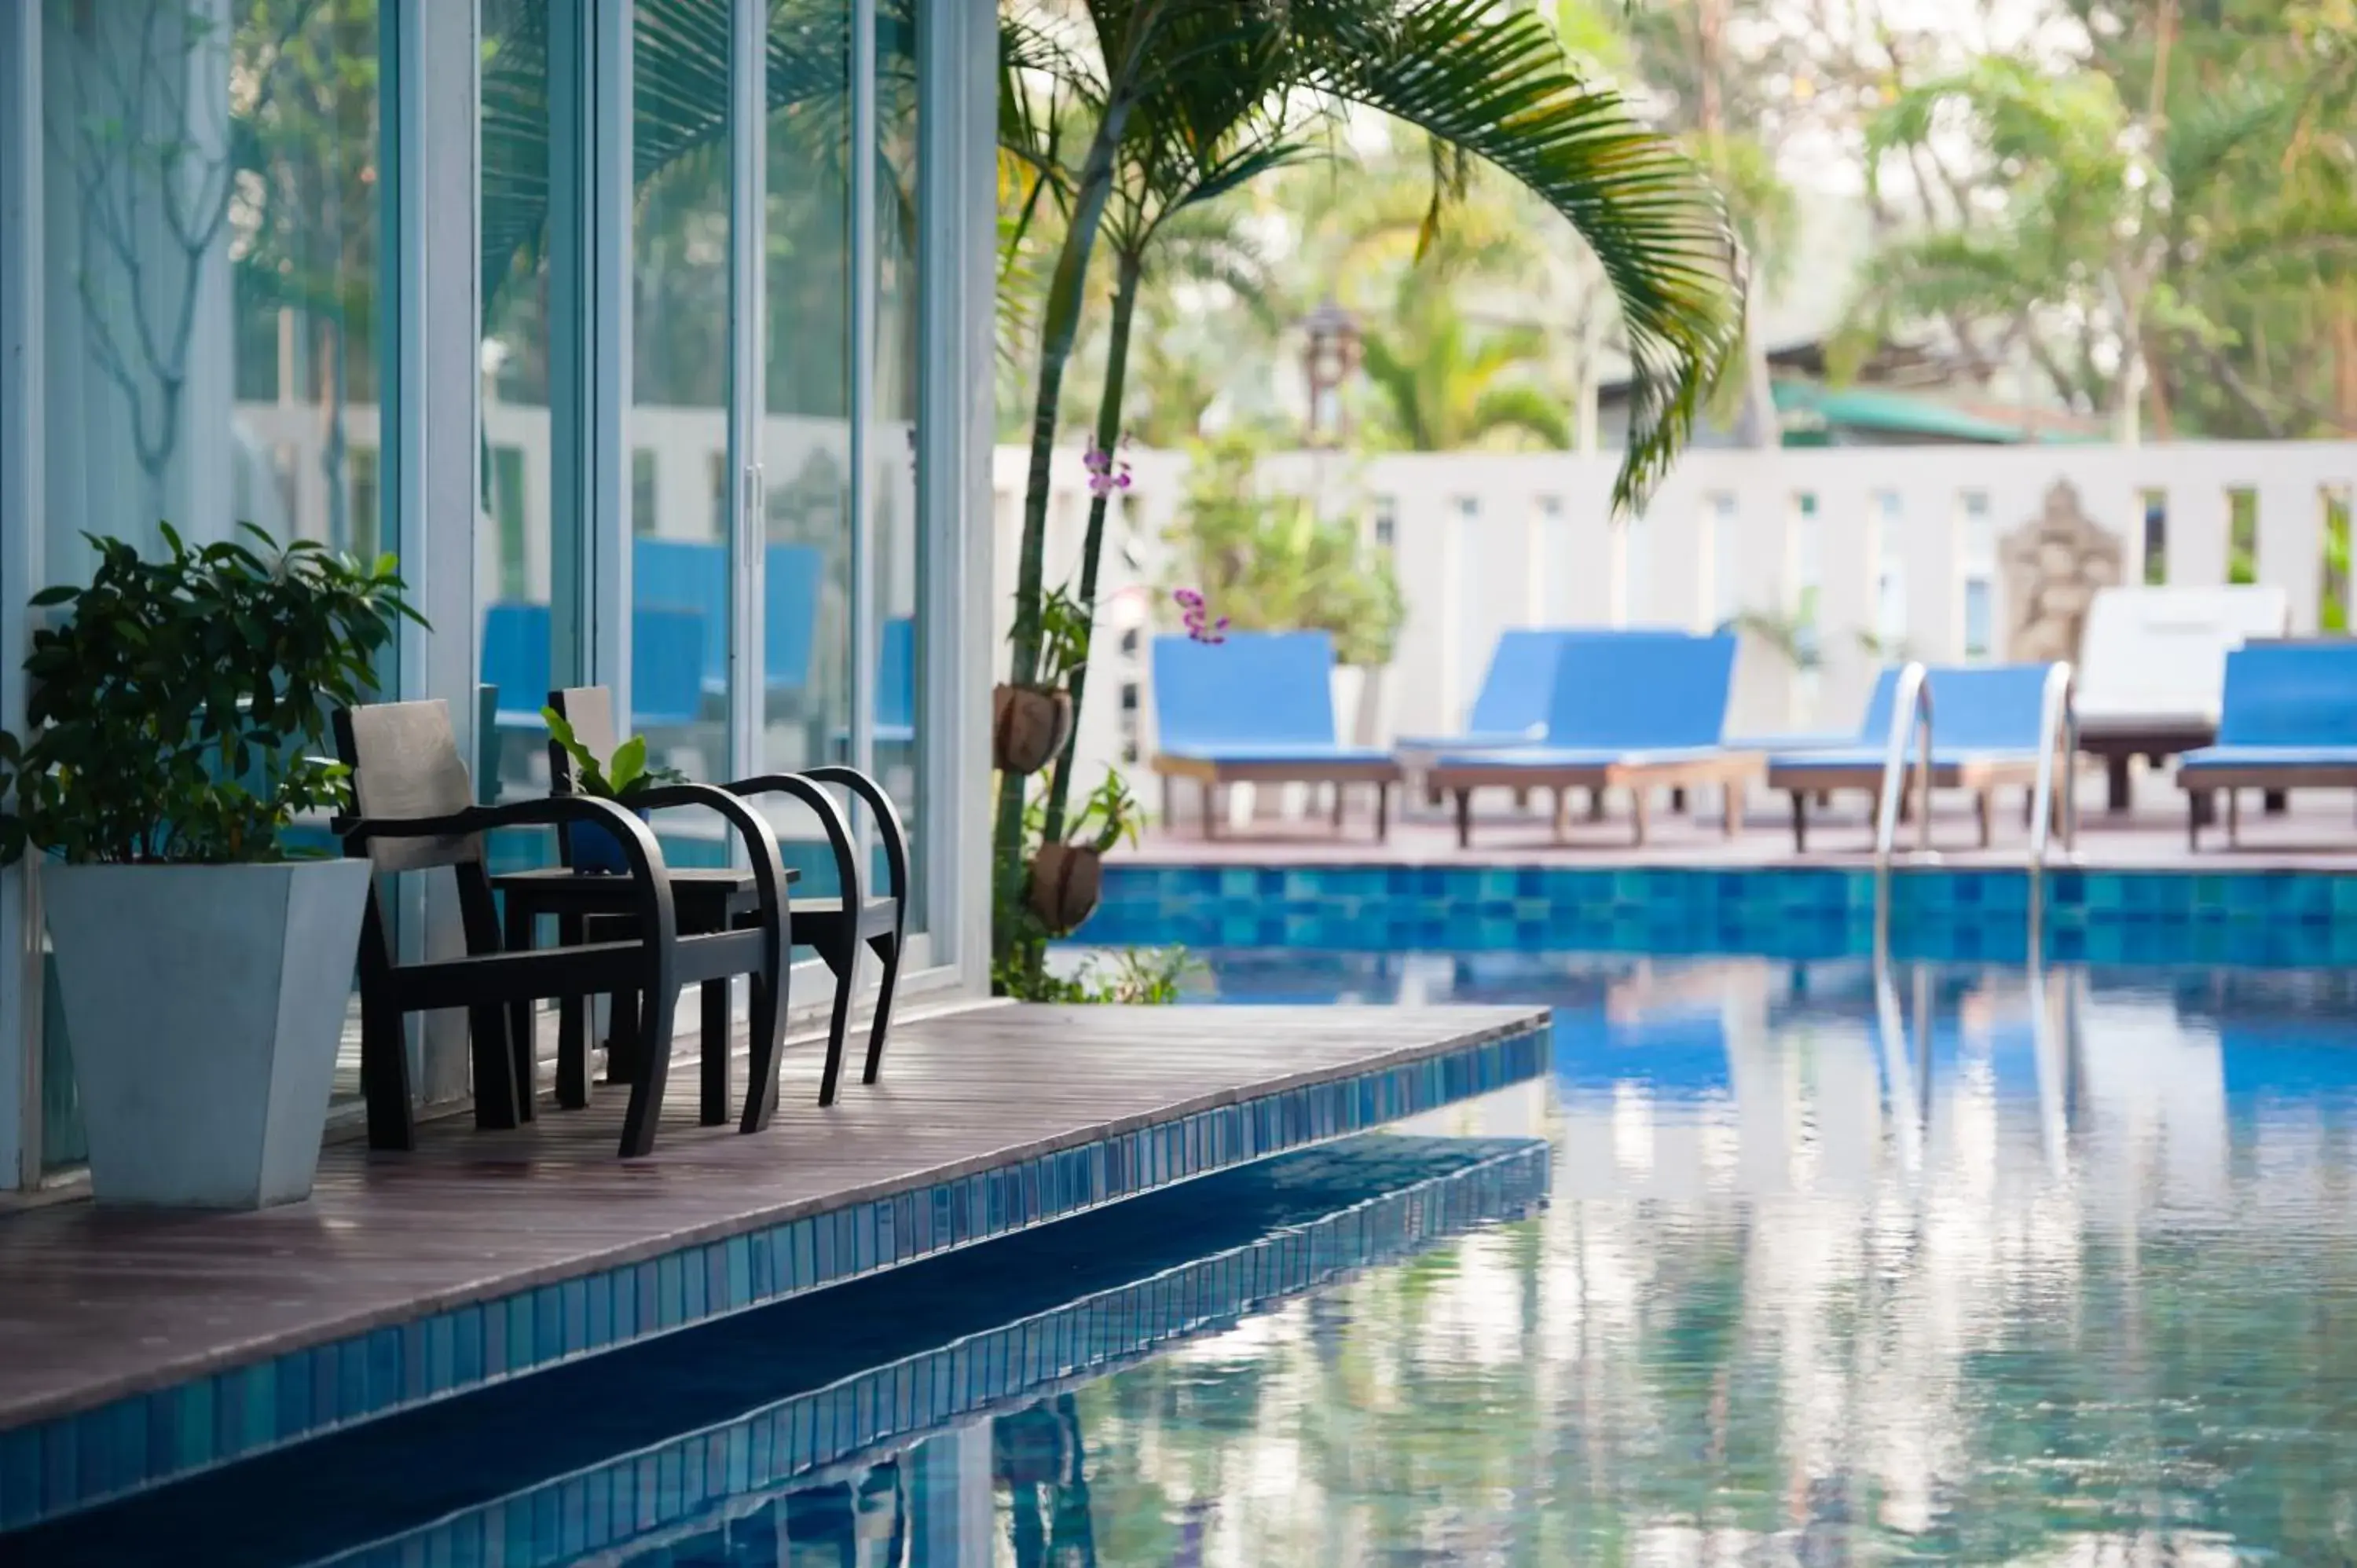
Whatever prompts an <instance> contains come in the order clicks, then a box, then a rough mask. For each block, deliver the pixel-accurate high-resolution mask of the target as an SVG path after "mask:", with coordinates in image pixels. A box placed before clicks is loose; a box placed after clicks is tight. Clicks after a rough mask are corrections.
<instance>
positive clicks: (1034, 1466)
mask: <svg viewBox="0 0 2357 1568" xmlns="http://www.w3.org/2000/svg"><path fill="white" fill-rule="evenodd" d="M990 1471H991V1479H992V1480H993V1481H994V1482H996V1484H997V1485H999V1486H1003V1487H1006V1489H1007V1535H1008V1537H1009V1539H1010V1541H1012V1542H1013V1544H1014V1547H1015V1568H1096V1561H1097V1548H1096V1537H1095V1534H1094V1530H1093V1527H1092V1521H1091V1520H1090V1517H1089V1484H1088V1477H1087V1474H1086V1471H1085V1467H1084V1465H1083V1453H1082V1443H1081V1415H1080V1411H1079V1408H1078V1407H1077V1406H1076V1405H1075V1404H1074V1403H1073V1402H1072V1396H1071V1394H1068V1393H1066V1394H1058V1395H1057V1396H1056V1398H1055V1399H1054V1400H1053V1401H1052V1402H1041V1403H1039V1404H1035V1405H1033V1406H1031V1407H1030V1408H1029V1409H1028V1410H1020V1411H1017V1412H1015V1413H1014V1414H1013V1415H1002V1416H1000V1417H998V1418H997V1419H996V1420H995V1421H993V1422H992V1423H990Z"/></svg>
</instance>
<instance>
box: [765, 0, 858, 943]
mask: <svg viewBox="0 0 2357 1568" xmlns="http://www.w3.org/2000/svg"><path fill="white" fill-rule="evenodd" d="M850 29H851V5H850V3H849V0H774V3H773V4H772V5H771V6H770V71H769V132H768V134H769V138H770V140H769V146H768V149H767V150H768V155H769V159H768V162H769V178H768V183H769V188H768V189H767V190H766V191H765V192H764V193H763V198H762V204H763V223H764V228H765V235H764V244H763V254H764V257H765V258H766V259H765V261H764V263H763V269H762V288H763V290H764V299H763V306H764V317H765V319H766V322H767V334H768V341H767V343H766V344H765V345H764V352H763V356H762V373H763V381H764V387H765V397H766V402H767V404H768V408H767V416H766V417H765V419H764V420H763V423H762V428H761V457H760V461H761V466H762V468H763V470H764V473H765V476H766V490H767V495H768V502H767V507H766V534H767V554H766V557H765V561H764V571H765V580H766V587H765V589H764V595H763V602H762V618H763V631H762V649H761V671H762V680H763V685H764V692H763V695H762V714H763V721H764V722H763V725H762V736H761V744H762V761H763V766H764V767H765V768H770V769H790V768H808V767H811V766H813V765H814V764H816V763H820V762H824V761H829V760H833V759H834V758H835V757H839V756H841V755H842V748H843V746H844V743H845V738H846V737H847V736H848V734H849V728H850V723H851V698H850V693H851V664H850V654H849V649H850V639H851V628H850V606H851V350H850V344H851V335H850V327H851V239H850V236H851V227H850V216H851V183H850V177H849V172H848V171H849V166H850V165H849V136H850V128H851V30H850ZM777 818H778V832H779V839H780V847H781V848H782V849H783V850H784V851H785V854H786V857H787V860H788V862H789V864H791V865H796V866H799V867H800V868H801V870H802V877H803V880H802V883H801V884H800V885H799V886H797V887H796V889H795V891H796V892H797V893H798V894H800V893H802V892H805V891H807V892H809V893H810V894H812V895H813V896H816V897H828V896H832V895H833V894H834V893H835V892H837V891H838V890H839V889H838V886H837V881H836V877H835V873H834V863H833V861H832V860H831V859H829V858H828V857H827V855H826V854H825V852H824V850H823V845H822V843H820V842H819V841H818V839H817V838H816V836H815V835H816V832H817V830H816V825H815V823H813V822H812V821H811V819H810V817H809V816H808V814H807V813H806V812H804V811H802V809H801V808H799V807H791V806H786V805H783V804H782V803H780V804H779V805H778V807H777Z"/></svg>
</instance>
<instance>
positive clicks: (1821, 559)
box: [1811, 451, 1875, 729]
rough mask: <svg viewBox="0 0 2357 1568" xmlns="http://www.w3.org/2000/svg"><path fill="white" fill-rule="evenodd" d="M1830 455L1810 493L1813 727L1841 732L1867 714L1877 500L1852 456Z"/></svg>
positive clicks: (1847, 454)
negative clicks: (1813, 502) (1815, 658)
mask: <svg viewBox="0 0 2357 1568" xmlns="http://www.w3.org/2000/svg"><path fill="white" fill-rule="evenodd" d="M1827 456H1828V457H1829V458H1830V459H1831V460H1830V461H1828V462H1827V463H1825V464H1824V466H1823V467H1820V468H1819V472H1820V473H1821V474H1822V475H1823V478H1820V479H1819V480H1818V481H1817V482H1816V483H1814V484H1813V486H1811V489H1813V490H1814V492H1815V494H1816V498H1817V552H1818V553H1817V647H1818V649H1819V651H1820V652H1821V653H1822V655H1823V656H1824V665H1823V666H1822V668H1823V671H1824V675H1823V679H1822V680H1821V682H1820V683H1819V687H1818V695H1817V713H1816V715H1815V720H1814V722H1815V724H1816V725H1817V727H1820V728H1830V729H1840V728H1844V727H1846V726H1848V725H1852V724H1854V723H1855V722H1856V720H1857V715H1858V714H1860V713H1862V712H1864V711H1865V707H1866V695H1867V688H1868V687H1870V686H1871V685H1872V684H1873V672H1872V671H1873V667H1874V664H1875V660H1874V659H1873V658H1872V657H1871V656H1870V655H1868V654H1867V652H1866V650H1864V649H1863V648H1862V647H1861V646H1860V645H1859V642H1858V633H1859V632H1861V631H1871V630H1873V629H1874V620H1875V617H1874V598H1875V561H1874V556H1875V551H1874V536H1875V529H1874V515H1873V511H1872V508H1873V505H1874V498H1873V496H1872V494H1871V493H1870V491H1869V489H1868V488H1867V485H1866V484H1865V483H1864V482H1862V480H1861V479H1860V478H1858V477H1857V476H1856V474H1855V469H1856V468H1857V463H1856V461H1855V458H1856V454H1855V453H1854V452H1848V451H1836V452H1833V453H1830V454H1828V455H1827ZM1843 459H1850V460H1849V461H1843ZM1836 464H1838V465H1839V466H1838V467H1835V465H1836Z"/></svg>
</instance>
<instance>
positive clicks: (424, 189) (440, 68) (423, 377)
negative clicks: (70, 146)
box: [381, 5, 482, 1101]
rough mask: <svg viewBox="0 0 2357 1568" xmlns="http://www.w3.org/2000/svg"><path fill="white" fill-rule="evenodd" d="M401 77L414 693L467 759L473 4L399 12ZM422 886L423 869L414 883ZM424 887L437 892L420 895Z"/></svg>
mask: <svg viewBox="0 0 2357 1568" xmlns="http://www.w3.org/2000/svg"><path fill="white" fill-rule="evenodd" d="M391 39H392V44H393V48H392V49H391V51H389V52H390V53H391V56H392V60H391V63H392V65H393V70H392V71H391V73H390V74H391V77H392V79H393V82H394V84H395V86H394V93H393V101H392V102H388V103H386V104H385V105H384V106H383V109H382V121H383V124H385V125H386V127H387V129H386V131H385V133H384V135H385V137H386V140H387V143H388V146H387V148H386V151H387V153H388V155H389V156H388V157H387V159H386V161H387V163H388V164H389V165H390V166H391V167H392V168H393V179H394V180H395V182H396V183H395V185H394V188H393V192H392V195H391V202H392V204H393V210H394V212H395V214H396V219H395V221H394V222H393V223H392V224H391V225H389V226H388V227H389V230H390V233H389V235H388V239H389V243H388V244H387V246H386V248H385V273H386V275H385V278H384V281H383V283H382V285H381V287H382V291H383V293H384V294H385V295H386V296H388V298H389V299H390V301H391V303H392V308H391V310H390V311H388V312H387V315H388V317H389V320H390V323H391V325H392V328H393V351H394V356H395V362H396V370H395V373H394V375H393V404H394V406H395V408H396V409H397V410H398V414H397V417H396V419H395V421H394V423H393V426H392V427H391V428H390V429H388V430H387V431H386V433H385V473H386V476H387V479H388V483H387V485H386V499H387V511H386V516H387V518H388V520H389V521H392V523H393V529H394V531H395V532H394V538H395V539H396V540H397V541H398V543H397V546H396V548H397V549H398V551H399V553H400V556H401V568H402V575H404V577H405V578H406V579H407V580H408V582H409V585H410V596H411V600H412V602H413V603H414V604H415V605H416V606H417V608H418V610H419V612H420V613H421V614H423V615H424V616H425V618H426V620H427V621H429V622H430V623H432V626H433V628H434V629H433V630H432V632H430V633H427V632H425V631H424V630H422V629H420V628H416V627H404V628H403V631H402V635H401V670H400V684H401V693H402V695H403V696H404V697H406V698H431V697H439V698H441V699H443V700H444V701H445V702H447V703H448V704H449V707H450V723H451V727H452V728H453V729H455V730H456V731H457V737H458V755H459V756H461V757H473V756H474V755H475V682H476V671H477V670H478V668H479V664H478V661H477V659H476V644H477V641H478V639H479V625H478V617H479V606H478V605H477V604H476V602H475V599H476V592H475V569H474V564H475V537H476V528H477V523H478V520H479V498H480V496H481V494H482V490H481V483H480V479H481V475H480V467H481V465H480V461H479V452H480V446H479V441H478V435H479V419H480V417H481V413H480V397H481V391H482V377H481V374H480V349H479V339H480V334H481V330H482V325H481V324H482V301H481V298H480V292H481V291H480V283H479V279H480V273H481V259H480V243H479V237H478V232H477V230H478V225H479V203H480V193H479V179H478V177H479V156H478V154H479V145H478V136H477V118H478V113H479V86H478V81H477V70H478V66H479V57H480V50H479V47H478V42H477V30H476V16H475V8H474V7H473V6H471V5H447V6H436V5H410V6H403V7H402V8H401V9H400V10H399V11H397V12H396V13H394V14H393V17H392V19H391ZM405 880H406V881H408V882H410V883H412V884H415V883H418V882H419V881H421V880H422V879H420V878H417V877H410V878H406V879H405ZM421 892H422V893H423V897H420V894H421ZM399 908H400V911H401V925H402V930H401V938H402V945H403V948H404V953H405V956H417V950H418V949H419V947H420V946H421V945H422V948H423V950H424V953H425V954H427V955H431V956H434V957H449V956H455V955H457V954H458V953H461V952H463V951H464V950H465V942H464V939H463V937H462V935H461V932H460V929H459V923H458V909H457V896H456V893H455V891H454V889H453V888H452V887H451V886H449V885H448V881H447V878H436V879H434V880H433V881H432V882H431V883H429V884H428V885H427V886H425V887H424V888H423V889H420V888H418V887H416V886H410V887H405V888H404V890H403V895H402V898H401V901H400V904H399ZM467 1060H468V1058H467V1029H466V1015H464V1014H463V1013H439V1014H433V1015H428V1016H427V1018H426V1020H425V1031H424V1070H423V1072H422V1073H421V1074H420V1075H419V1076H418V1078H417V1079H416V1081H417V1082H418V1084H419V1085H420V1086H421V1090H422V1092H423V1095H424V1097H425V1099H426V1100H428V1101H438V1100H450V1099H456V1098H458V1097H460V1096H463V1095H464V1094H465V1093H466V1092H467V1088H468V1081H467Z"/></svg>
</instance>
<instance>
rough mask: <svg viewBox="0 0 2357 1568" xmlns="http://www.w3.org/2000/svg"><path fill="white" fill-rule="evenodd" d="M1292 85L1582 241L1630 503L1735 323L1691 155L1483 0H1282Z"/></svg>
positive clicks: (1733, 286) (1717, 219) (1722, 253)
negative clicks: (1602, 332) (1510, 182)
mask: <svg viewBox="0 0 2357 1568" xmlns="http://www.w3.org/2000/svg"><path fill="white" fill-rule="evenodd" d="M1289 16H1290V31H1291V47H1292V48H1293V49H1294V51H1295V58H1296V59H1297V62H1298V71H1297V78H1298V81H1299V82H1300V84H1301V85H1302V86H1303V87H1304V88H1306V89H1308V90H1309V91H1316V92H1319V93H1322V94H1325V95H1327V96H1329V97H1331V98H1334V99H1337V100H1340V101H1342V102H1352V103H1359V104H1363V105H1365V106H1366V107H1368V108H1372V109H1376V110H1380V111H1382V112H1383V113H1387V114H1390V115H1392V116H1394V118H1396V119H1399V120H1402V121H1405V123H1407V124H1411V125H1414V126H1415V127H1416V128H1418V129H1420V130H1422V131H1425V132H1426V133H1427V134H1431V135H1434V136H1437V137H1438V138H1440V139H1441V140H1443V141H1445V142H1447V143H1448V144H1449V145H1452V146H1455V147H1458V148H1461V149H1463V150H1464V151H1465V152H1466V153H1468V154H1469V155H1471V156H1477V157H1479V158H1481V159H1483V160H1484V161H1486V162H1489V163H1491V164H1493V165H1495V166H1498V167H1499V168H1501V169H1502V170H1503V171H1505V172H1506V173H1507V174H1508V175H1511V176H1512V177H1514V178H1515V179H1516V180H1518V181H1520V182H1521V183H1522V184H1523V185H1524V186H1527V187H1528V188H1530V189H1532V190H1533V191H1534V192H1535V193H1537V194H1538V195H1539V196H1540V197H1542V198H1543V199H1544V200H1545V201H1546V202H1547V204H1548V205H1549V206H1550V207H1552V208H1553V209H1555V211H1557V212H1559V213H1561V214H1563V215H1564V217H1566V219H1568V220H1570V222H1571V224H1572V226H1573V227H1574V228H1575V229H1576V230H1577V231H1578V233H1579V234H1580V236H1581V238H1582V239H1583V240H1585V241H1586V242H1587V245H1588V248H1589V249H1590V250H1591V251H1593V252H1595V254H1596V257H1597V260H1598V263H1599V264H1600V265H1601V266H1602V268H1603V271H1604V274H1605V276H1606V278H1607V279H1608V280H1609V282H1610V284H1611V285H1612V290H1613V293H1614V295H1616V296H1617V298H1618V300H1619V302H1620V316H1621V324H1622V329H1623V332H1624V334H1625V338H1626V341H1627V346H1628V351H1629V358H1630V363H1631V408H1630V424H1629V446H1628V450H1627V453H1626V454H1625V456H1624V458H1623V461H1622V465H1621V469H1620V477H1619V478H1618V480H1617V481H1616V484H1615V487H1614V499H1615V502H1616V504H1618V505H1620V506H1621V507H1623V508H1628V507H1633V506H1635V505H1637V504H1639V503H1641V501H1642V499H1644V497H1645V496H1646V495H1647V494H1648V493H1649V492H1650V491H1651V489H1652V487H1653V486H1654V485H1655V484H1656V483H1657V482H1659V480H1660V479H1661V478H1662V476H1663V473H1664V472H1666V471H1667V469H1668V467H1669V465H1670V463H1671V461H1672V460H1673V459H1674V456H1675V455H1676V453H1677V452H1678V450H1679V448H1680V447H1681V446H1683V445H1684V442H1685V440H1686V438H1687V436H1688V435H1690V434H1691V432H1692V430H1693V426H1694V422H1695V417H1696V415H1697V413H1699V412H1700V409H1701V407H1702V403H1703V400H1704V398H1705V396H1706V392H1707V390H1708V388H1709V387H1710V385H1711V384H1712V383H1713V382H1714V381H1716V380H1717V376H1718V374H1719V371H1720V369H1721V367H1722V366H1723V365H1724V364H1725V363H1726V362H1727V360H1728V358H1729V357H1730V356H1731V355H1732V354H1733V353H1734V351H1735V349H1736V347H1737V345H1738V342H1739V340H1740V336H1741V321H1742V311H1741V308H1740V299H1741V291H1742V286H1743V280H1742V277H1741V271H1740V264H1739V262H1738V251H1737V248H1736V246H1735V244H1734V242H1733V236H1732V234H1731V232H1730V231H1729V229H1728V225H1727V217H1726V213H1725V210H1724V209H1723V207H1722V206H1721V204H1720V202H1719V201H1718V199H1717V197H1716V196H1715V195H1714V193H1713V192H1712V190H1711V188H1710V187H1709V185H1708V183H1707V182H1706V180H1704V179H1703V178H1702V177H1701V176H1700V174H1699V172H1698V171H1697V170H1696V168H1695V165H1694V163H1693V162H1692V160H1691V159H1689V158H1688V157H1687V156H1685V155H1684V153H1682V152H1681V151H1680V150H1679V149H1678V148H1677V147H1676V146H1675V145H1674V144H1673V143H1672V142H1671V141H1670V140H1669V139H1667V138H1666V137H1664V136H1663V135H1661V134H1657V133H1655V132H1653V131H1652V130H1649V129H1647V128H1646V127H1645V126H1643V125H1641V124H1639V123H1638V122H1637V120H1636V119H1635V118H1634V116H1633V115H1632V114H1631V113H1630V111H1629V110H1628V108H1627V106H1626V105H1625V104H1624V103H1623V102H1621V100H1620V96H1619V95H1618V94H1617V93H1614V92H1612V91H1609V90H1608V89H1604V88H1601V87H1598V86H1595V85H1593V84H1591V83H1589V82H1587V81H1583V80H1582V79H1581V78H1580V77H1579V76H1578V74H1577V72H1576V70H1574V69H1573V67H1572V65H1571V63H1570V61H1569V59H1567V58H1566V56H1565V54H1564V52H1563V48H1562V46H1561V44H1560V43H1559V42H1558V41H1557V39H1556V38H1555V32H1554V30H1553V29H1552V28H1551V27H1548V25H1547V24H1546V22H1545V21H1544V18H1542V17H1541V16H1537V15H1535V14H1534V13H1531V12H1513V13H1503V12H1501V11H1499V10H1498V8H1497V7H1496V6H1494V5H1491V4H1489V3H1488V0H1405V3H1403V0H1392V3H1389V4H1385V3H1382V0H1295V4H1294V5H1292V6H1291V7H1290V8H1289Z"/></svg>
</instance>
